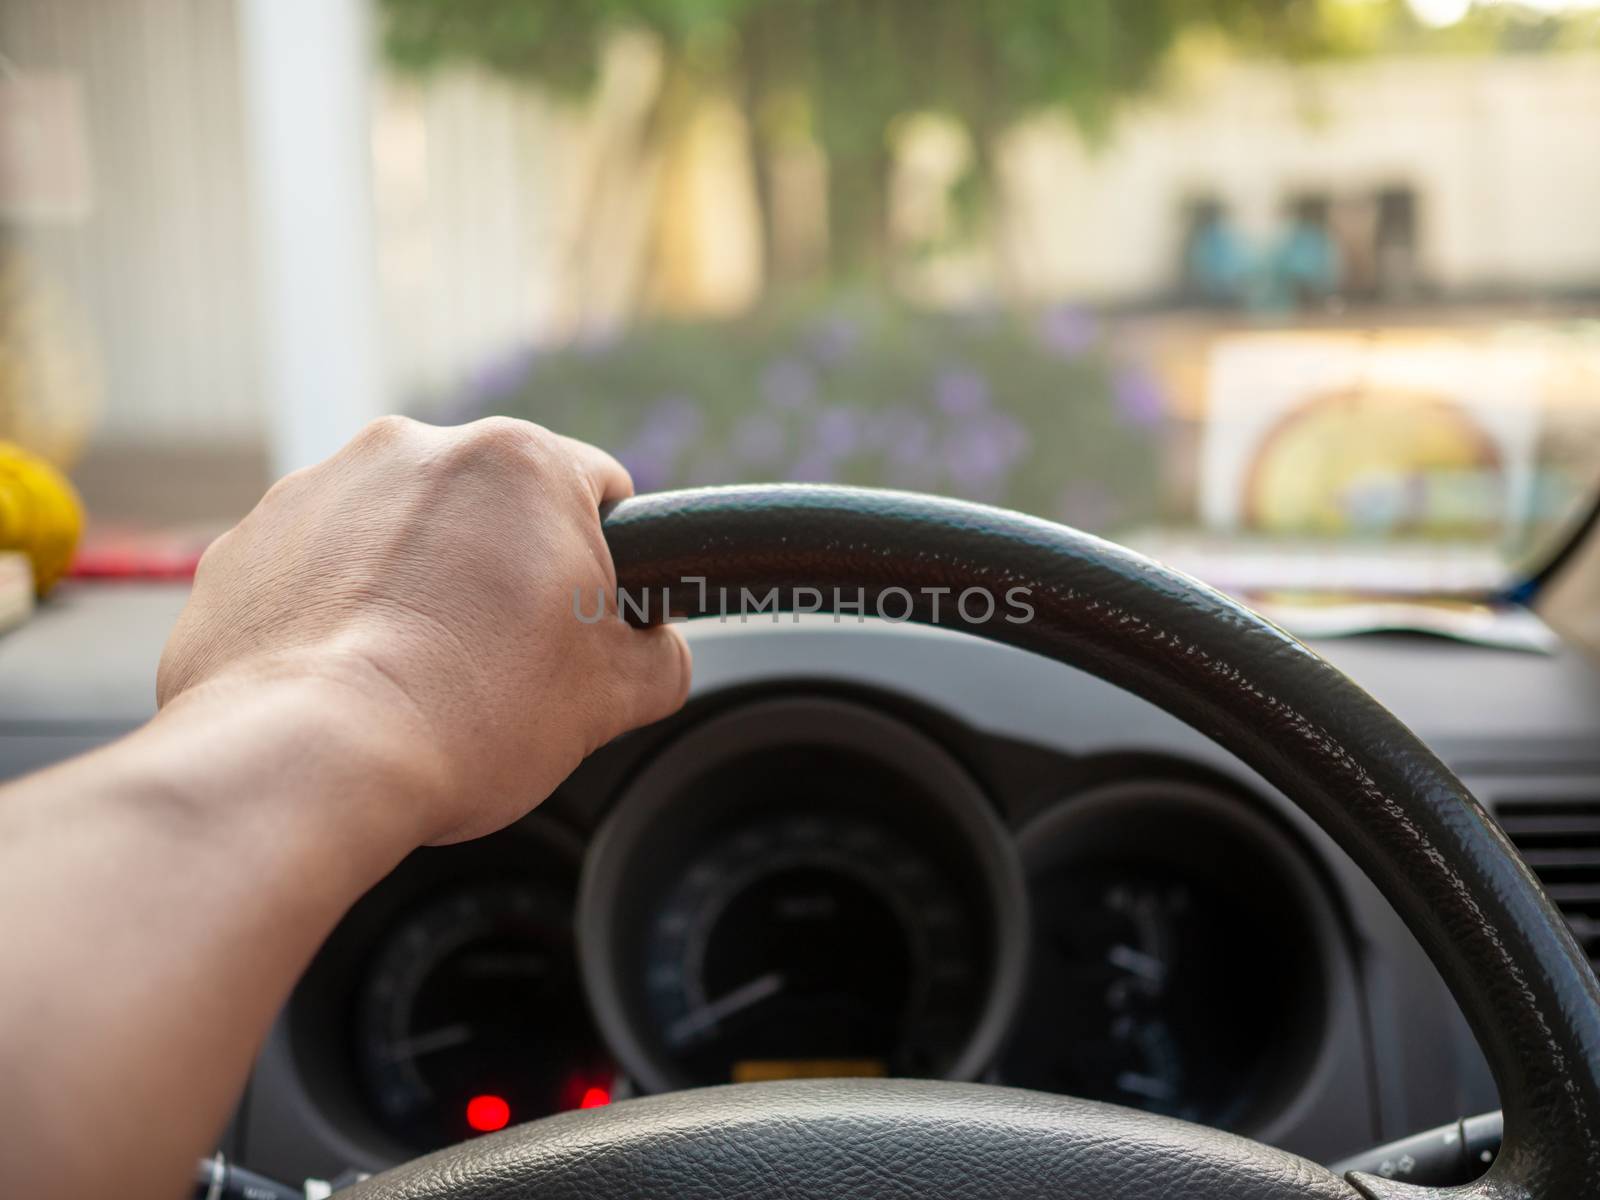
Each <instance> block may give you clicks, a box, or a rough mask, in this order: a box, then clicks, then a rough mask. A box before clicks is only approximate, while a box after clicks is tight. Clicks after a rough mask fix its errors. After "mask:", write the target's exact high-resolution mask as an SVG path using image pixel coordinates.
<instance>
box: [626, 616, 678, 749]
mask: <svg viewBox="0 0 1600 1200" xmlns="http://www.w3.org/2000/svg"><path fill="white" fill-rule="evenodd" d="M615 627H616V629H617V632H618V634H619V640H620V642H621V645H620V646H619V647H618V648H617V649H616V651H615V652H614V658H613V662H614V663H615V664H616V666H617V669H618V675H619V687H620V688H621V689H622V695H621V696H620V697H618V704H617V711H618V713H619V715H620V716H621V717H622V719H623V722H624V723H623V725H622V727H621V728H620V729H618V731H617V732H618V733H622V732H625V731H626V730H629V729H637V728H638V727H639V726H641V725H648V724H650V723H651V722H652V721H659V720H661V719H662V718H663V717H669V716H671V715H672V714H673V713H675V712H677V711H678V710H679V709H680V708H682V707H683V703H684V701H685V700H687V699H688V698H689V681H690V678H691V677H692V675H693V671H694V664H693V660H692V656H691V655H690V653H689V642H688V640H687V639H686V638H685V637H684V636H683V630H682V629H680V628H679V627H678V626H677V625H655V626H652V627H650V628H649V629H634V628H631V627H630V626H628V625H625V624H623V623H622V622H621V621H620V620H619V621H617V622H616V626H615Z"/></svg>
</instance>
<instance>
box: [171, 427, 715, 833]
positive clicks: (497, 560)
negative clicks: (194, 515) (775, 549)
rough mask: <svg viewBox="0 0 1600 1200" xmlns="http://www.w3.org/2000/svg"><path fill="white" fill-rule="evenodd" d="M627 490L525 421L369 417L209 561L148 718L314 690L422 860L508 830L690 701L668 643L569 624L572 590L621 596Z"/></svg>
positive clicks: (620, 477)
mask: <svg viewBox="0 0 1600 1200" xmlns="http://www.w3.org/2000/svg"><path fill="white" fill-rule="evenodd" d="M632 490H633V485H632V481H631V480H630V479H629V478H628V474H627V472H626V471H625V470H624V469H623V467H622V466H621V464H619V463H618V462H617V461H616V460H615V459H613V458H612V457H611V456H610V455H608V454H605V453H604V452H603V451H600V450H597V449H595V448H594V447H592V446H589V445H586V444H584V443H582V442H578V441H574V440H572V439H570V438H565V437H561V436H559V435H557V434H553V433H550V432H548V431H547V430H544V429H541V428H540V427H539V426H537V425H532V424H529V423H527V422H523V421H516V420H511V419H509V418H501V417H491V418H489V419H487V420H483V421H476V422H474V423H472V424H470V425H465V426H460V427H455V428H435V427H433V426H428V425H423V424H420V423H418V422H415V421H410V420H406V419H404V418H399V417H388V418H384V419H382V420H379V421H375V422H373V423H372V424H371V425H369V426H367V428H366V429H364V430H363V431H362V432H361V433H360V434H359V435H358V436H357V437H356V439H355V440H354V441H352V442H351V443H350V444H349V445H348V446H346V447H345V448H344V449H343V450H341V451H340V452H339V453H338V454H336V455H334V456H333V457H332V458H330V459H328V460H327V461H326V462H323V463H320V464H318V465H317V466H314V467H311V468H308V469H306V470H303V471H297V472H295V473H294V474H292V475H289V476H287V477H286V478H285V479H283V480H282V481H280V482H279V483H278V484H277V485H276V486H275V487H273V489H272V490H271V491H270V492H268V493H267V495H266V497H265V498H264V499H263V500H262V501H261V503H260V504H258V505H257V506H256V508H255V510H254V511H253V512H251V513H250V515H249V516H247V517H246V518H245V519H244V520H243V521H242V522H240V524H239V525H238V526H237V527H235V528H234V529H233V530H231V531H230V532H228V533H226V534H224V535H223V536H222V537H221V538H219V539H218V540H217V541H216V542H215V543H214V544H213V545H212V546H211V548H210V549H209V550H208V551H207V552H206V554H205V557H204V558H202V559H201V562H200V568H199V571H198V573H197V574H196V576H195V586H194V593H193V596H192V598H191V599H190V601H189V605H188V607H187V608H186V609H185V610H184V612H183V615H182V617H181V618H180V619H179V621H178V625H177V628H176V629H175V630H174V631H173V633H172V636H171V639H170V640H169V641H168V643H167V646H166V650H165V652H164V653H163V655H162V659H161V668H160V673H159V675H158V679H157V687H156V691H157V700H158V702H159V703H160V704H161V705H162V706H163V708H164V709H165V708H166V707H167V706H174V705H189V704H201V703H209V704H227V703H228V702H229V696H230V695H233V696H238V695H239V694H240V693H239V691H238V689H261V688H267V687H271V686H273V685H275V684H279V683H285V682H287V683H289V684H290V685H292V686H293V687H294V688H295V689H297V693H296V694H297V695H300V694H305V692H306V689H308V688H309V689H310V690H311V691H313V692H314V693H315V694H316V695H318V696H322V697H325V700H324V701H323V703H325V704H326V713H327V717H328V719H327V722H326V726H325V728H326V729H327V731H328V733H327V736H328V737H332V738H337V739H344V740H345V741H347V742H349V743H350V750H351V752H352V753H359V754H361V755H364V756H366V758H367V761H371V762H373V763H374V764H375V767H376V768H377V769H381V770H382V771H384V772H385V778H387V779H392V780H393V781H394V784H395V794H394V796H393V798H392V801H391V802H392V804H393V805H394V811H393V812H392V813H390V814H388V816H387V817H386V818H385V819H387V820H389V821H391V822H393V823H396V824H403V823H404V822H407V821H412V822H414V824H413V825H410V826H408V827H407V828H408V829H409V831H410V834H411V836H412V837H413V838H414V840H415V842H419V843H420V842H430V843H441V842H451V841H458V840H461V839H464V838H469V837H475V836H478V835H480V834H484V833H488V832H490V831H492V830H494V829H498V828H500V827H501V826H504V825H506V824H508V823H510V822H511V821H513V820H515V819H516V818H518V817H520V816H521V815H523V814H524V813H526V812H527V811H528V810H529V809H530V808H532V807H533V806H534V805H536V804H537V803H539V801H541V800H543V799H544V798H545V796H547V795H548V794H549V793H550V792H551V791H552V790H553V789H554V788H555V786H556V785H557V784H558V783H560V781H561V780H562V779H564V778H565V777H566V776H567V774H568V773H570V772H571V771H572V769H573V768H574V767H576V766H577V765H578V763H579V762H580V761H581V760H582V759H583V758H584V757H585V756H586V755H587V754H589V752H590V751H592V750H594V749H595V748H596V747H598V746H600V745H603V744H604V743H605V742H607V741H609V740H610V739H611V738H613V737H615V736H616V735H618V734H619V733H622V732H624V731H625V730H628V729H631V728H633V727H635V726H638V725H643V724H646V723H648V722H650V721H653V720H656V719H658V718H660V717H663V716H666V715H667V714H669V713H671V712H673V711H674V710H676V709H677V708H678V707H679V706H680V705H681V704H682V703H683V700H684V696H685V695H686V693H687V690H688V685H689V670H690V664H689V652H688V647H687V645H686V644H685V642H684V640H683V638H682V636H681V634H680V633H679V631H678V630H677V629H676V628H675V627H672V626H661V627H658V628H654V629H649V630H637V629H632V628H630V627H628V626H627V625H626V624H624V623H623V622H622V621H620V620H618V619H616V618H615V616H614V615H611V616H608V618H607V619H606V620H603V621H600V622H598V623H592V624H585V623H584V622H582V621H580V620H578V618H577V616H576V615H575V612H574V607H573V594H574V589H578V588H581V589H582V594H583V595H584V596H585V597H587V599H586V601H585V611H586V612H592V611H593V607H592V606H593V603H594V599H593V598H594V595H595V589H596V588H604V589H605V590H606V594H607V595H608V596H611V595H613V594H614V593H615V587H616V579H615V574H614V571H613V568H612V563H611V555H610V553H609V551H608V550H607V548H606V544H605V541H604V539H603V538H602V536H601V532H600V520H599V507H600V505H601V503H602V502H604V501H608V500H615V499H619V498H621V497H624V496H627V495H629V494H631V493H632ZM319 727H322V726H321V725H320V724H319ZM325 799H326V798H324V800H325Z"/></svg>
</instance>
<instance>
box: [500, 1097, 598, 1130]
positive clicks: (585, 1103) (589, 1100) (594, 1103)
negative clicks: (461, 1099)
mask: <svg viewBox="0 0 1600 1200" xmlns="http://www.w3.org/2000/svg"><path fill="white" fill-rule="evenodd" d="M610 1103H611V1093H610V1092H609V1091H607V1090H606V1089H605V1088H603V1087H592V1088H585V1089H584V1092H583V1099H581V1100H579V1101H578V1107H579V1108H603V1107H604V1106H605V1105H607V1104H610ZM497 1128H498V1126H497Z"/></svg>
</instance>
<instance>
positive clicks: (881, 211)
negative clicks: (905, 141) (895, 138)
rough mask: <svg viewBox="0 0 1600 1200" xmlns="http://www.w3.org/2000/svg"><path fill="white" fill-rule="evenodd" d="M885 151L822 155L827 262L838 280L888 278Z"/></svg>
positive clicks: (885, 281) (878, 281)
mask: <svg viewBox="0 0 1600 1200" xmlns="http://www.w3.org/2000/svg"><path fill="white" fill-rule="evenodd" d="M890 165H891V162H890V158H889V153H888V151H887V150H885V149H878V150H874V151H871V152H867V153H860V154H853V155H836V156H830V157H829V159H828V262H829V265H830V266H831V268H832V272H833V277H834V278H835V279H836V280H839V281H842V282H867V283H873V284H879V285H887V284H888V282H889V268H890V245H889V169H890Z"/></svg>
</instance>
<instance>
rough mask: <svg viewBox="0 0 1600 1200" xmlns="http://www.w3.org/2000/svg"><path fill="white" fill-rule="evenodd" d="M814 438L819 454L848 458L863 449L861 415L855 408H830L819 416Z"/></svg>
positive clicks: (813, 433) (813, 434)
mask: <svg viewBox="0 0 1600 1200" xmlns="http://www.w3.org/2000/svg"><path fill="white" fill-rule="evenodd" d="M812 437H813V439H814V441H815V444H816V449H817V452H818V453H819V454H825V455H827V456H828V457H830V458H848V457H849V456H850V455H852V454H854V453H856V452H857V451H858V450H860V449H861V414H859V413H858V412H856V410H855V409H853V408H829V409H825V410H823V411H822V412H821V413H819V414H818V415H817V423H816V427H815V428H814V430H813V431H812Z"/></svg>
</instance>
